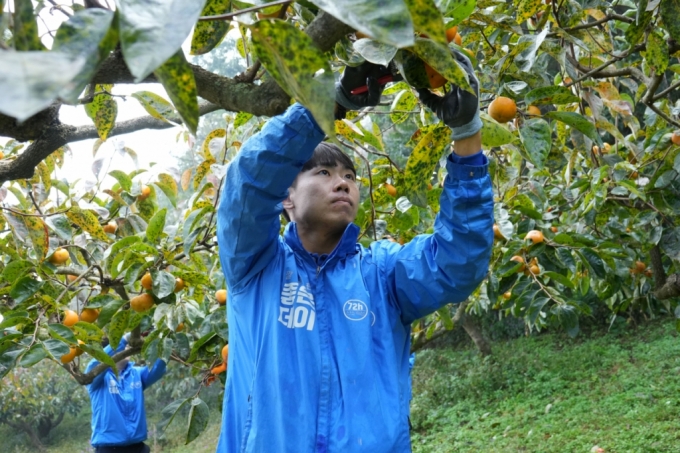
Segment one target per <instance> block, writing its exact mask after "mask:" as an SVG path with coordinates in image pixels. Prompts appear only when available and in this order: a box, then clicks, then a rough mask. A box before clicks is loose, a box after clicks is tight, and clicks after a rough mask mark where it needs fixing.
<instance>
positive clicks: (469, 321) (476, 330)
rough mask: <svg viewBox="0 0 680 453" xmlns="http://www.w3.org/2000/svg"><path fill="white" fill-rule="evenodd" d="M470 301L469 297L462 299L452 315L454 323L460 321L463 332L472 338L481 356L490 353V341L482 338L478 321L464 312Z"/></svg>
mask: <svg viewBox="0 0 680 453" xmlns="http://www.w3.org/2000/svg"><path fill="white" fill-rule="evenodd" d="M469 303H470V301H469V299H466V300H465V301H463V302H462V303H461V304H460V305H459V306H458V309H456V315H455V316H454V317H453V322H454V323H456V324H457V323H460V324H461V325H462V326H463V329H464V330H465V333H467V334H468V336H469V337H470V338H471V339H472V341H473V342H474V343H475V346H477V349H478V350H479V353H480V354H482V356H483V357H486V356H489V355H491V343H489V341H488V340H487V339H486V338H484V335H483V334H482V328H481V327H480V326H479V323H478V322H477V321H476V320H475V319H474V318H473V317H472V316H470V315H468V314H467V313H465V307H467V305H468V304H469Z"/></svg>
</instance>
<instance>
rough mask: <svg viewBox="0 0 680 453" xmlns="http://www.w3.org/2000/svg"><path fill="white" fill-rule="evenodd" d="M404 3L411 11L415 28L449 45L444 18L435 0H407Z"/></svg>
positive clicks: (436, 40) (434, 39) (432, 38)
mask: <svg viewBox="0 0 680 453" xmlns="http://www.w3.org/2000/svg"><path fill="white" fill-rule="evenodd" d="M404 3H406V6H407V7H408V9H409V11H410V13H411V18H412V19H413V28H414V29H415V30H416V31H417V32H420V33H424V34H426V35H427V36H428V37H429V38H430V39H431V40H433V41H435V42H438V43H440V44H443V45H445V46H446V45H448V42H447V41H446V27H445V26H444V18H443V17H442V13H441V12H440V11H439V9H438V8H437V5H436V4H435V2H434V0H405V1H404Z"/></svg>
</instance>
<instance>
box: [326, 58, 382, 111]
mask: <svg viewBox="0 0 680 453" xmlns="http://www.w3.org/2000/svg"><path fill="white" fill-rule="evenodd" d="M391 74H392V71H390V69H389V68H388V67H386V66H381V65H377V64H374V63H370V62H368V61H366V62H364V63H361V64H360V65H359V66H356V67H351V66H347V67H346V68H345V71H344V72H343V73H342V77H340V81H339V82H336V83H335V102H337V103H338V106H337V107H336V119H338V114H339V113H340V114H342V116H341V118H344V113H346V112H347V110H359V109H362V108H364V107H369V106H374V105H378V102H380V95H381V94H382V91H383V85H381V84H380V83H378V79H379V78H380V77H383V76H386V75H391ZM364 85H366V86H367V87H368V91H366V92H364V93H361V94H352V93H351V91H352V90H354V89H355V88H359V87H361V86H364Z"/></svg>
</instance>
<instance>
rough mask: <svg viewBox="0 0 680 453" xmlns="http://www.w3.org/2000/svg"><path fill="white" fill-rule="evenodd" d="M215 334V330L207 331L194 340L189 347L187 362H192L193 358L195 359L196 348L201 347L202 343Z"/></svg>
mask: <svg viewBox="0 0 680 453" xmlns="http://www.w3.org/2000/svg"><path fill="white" fill-rule="evenodd" d="M215 335H216V334H215V332H208V333H207V334H205V335H203V336H202V337H201V338H199V339H198V340H197V341H196V342H194V345H193V346H192V347H191V354H189V362H193V361H194V360H196V356H197V355H198V350H199V349H201V347H203V345H204V344H206V343H207V342H209V341H210V340H212V339H213V337H215Z"/></svg>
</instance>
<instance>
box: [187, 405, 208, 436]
mask: <svg viewBox="0 0 680 453" xmlns="http://www.w3.org/2000/svg"><path fill="white" fill-rule="evenodd" d="M208 420H210V409H209V408H208V405H207V404H205V402H203V400H202V399H200V398H198V397H196V398H194V399H193V400H191V409H190V410H189V422H188V426H189V429H188V430H187V441H186V443H185V445H186V444H188V443H189V442H192V441H193V440H195V439H196V438H197V437H198V436H199V435H200V434H201V433H202V432H203V431H205V428H206V427H207V426H208Z"/></svg>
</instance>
